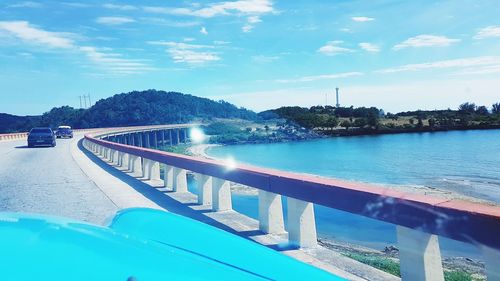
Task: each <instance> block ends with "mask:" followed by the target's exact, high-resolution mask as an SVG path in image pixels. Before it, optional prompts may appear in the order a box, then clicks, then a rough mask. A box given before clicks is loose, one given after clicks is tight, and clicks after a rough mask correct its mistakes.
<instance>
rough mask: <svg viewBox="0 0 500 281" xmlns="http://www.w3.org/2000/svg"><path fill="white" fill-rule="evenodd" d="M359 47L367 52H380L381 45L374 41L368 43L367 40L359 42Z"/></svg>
mask: <svg viewBox="0 0 500 281" xmlns="http://www.w3.org/2000/svg"><path fill="white" fill-rule="evenodd" d="M359 47H360V48H361V49H363V50H365V51H367V52H373V53H377V52H380V48H379V46H377V45H375V44H372V43H366V42H363V43H359Z"/></svg>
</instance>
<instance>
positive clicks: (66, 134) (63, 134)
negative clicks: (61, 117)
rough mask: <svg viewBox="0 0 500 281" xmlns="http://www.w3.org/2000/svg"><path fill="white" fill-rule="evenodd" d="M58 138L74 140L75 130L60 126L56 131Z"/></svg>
mask: <svg viewBox="0 0 500 281" xmlns="http://www.w3.org/2000/svg"><path fill="white" fill-rule="evenodd" d="M56 138H73V130H72V129H71V127H70V126H59V127H58V128H57V131H56Z"/></svg>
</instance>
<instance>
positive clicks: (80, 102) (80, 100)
mask: <svg viewBox="0 0 500 281" xmlns="http://www.w3.org/2000/svg"><path fill="white" fill-rule="evenodd" d="M78 97H79V98H80V108H82V96H78Z"/></svg>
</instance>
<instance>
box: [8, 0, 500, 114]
mask: <svg viewBox="0 0 500 281" xmlns="http://www.w3.org/2000/svg"><path fill="white" fill-rule="evenodd" d="M0 65H1V68H0V84H1V90H0V112H7V113H12V114H40V113H42V112H44V111H47V110H49V109H50V108H52V107H53V106H61V105H71V106H74V107H78V106H79V98H78V96H80V95H82V94H90V95H91V98H92V100H93V101H96V100H98V99H100V98H105V97H109V96H111V95H113V94H117V93H121V92H128V91H132V90H144V89H151V88H155V89H162V90H173V91H180V92H183V93H188V94H193V95H197V96H204V97H208V98H212V99H224V100H227V101H230V102H233V103H235V104H237V105H239V106H245V107H247V108H250V109H253V110H256V111H260V110H264V109H268V108H274V107H278V106H281V105H301V106H311V105H317V104H325V102H328V103H329V104H332V103H334V100H333V97H334V96H333V93H334V88H335V87H336V86H338V87H340V92H341V104H342V105H354V106H372V105H374V106H378V107H381V108H384V109H385V110H386V111H388V112H397V111H402V110H412V109H437V108H448V107H451V108H456V107H457V106H458V105H459V104H460V103H462V102H465V101H471V102H476V103H478V104H485V105H487V106H490V105H491V104H492V103H493V102H500V79H499V77H500V9H499V6H498V1H497V0H491V1H486V0H485V1H481V0H474V1H473V0H451V1H431V0H426V1H382V0H381V1H375V0H374V1H334V0H328V1H306V0H303V1H284V0H282V1H278V0H276V1H268V0H239V1H221V2H217V0H213V1H165V0H164V1H120V2H118V1H109V2H106V1H81V2H71V0H68V1H66V2H64V1H39V2H35V1H2V3H1V4H0Z"/></svg>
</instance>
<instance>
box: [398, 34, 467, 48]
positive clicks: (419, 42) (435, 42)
mask: <svg viewBox="0 0 500 281" xmlns="http://www.w3.org/2000/svg"><path fill="white" fill-rule="evenodd" d="M457 42H460V39H452V38H448V37H446V36H436V35H428V34H422V35H418V36H415V37H411V38H408V39H406V40H405V41H403V42H401V43H399V44H397V45H395V46H394V47H393V49H394V50H401V49H404V48H421V47H447V46H450V45H451V44H453V43H457Z"/></svg>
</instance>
